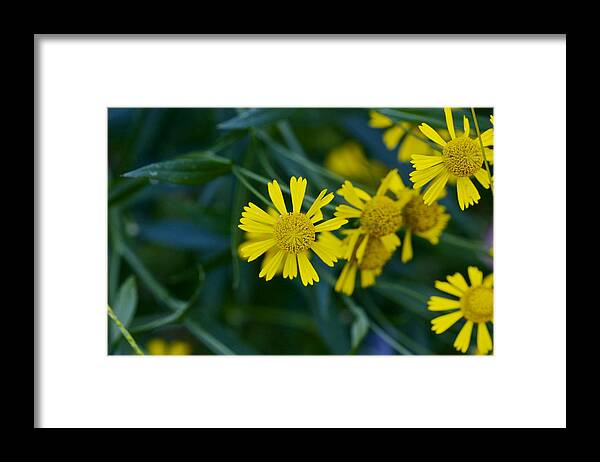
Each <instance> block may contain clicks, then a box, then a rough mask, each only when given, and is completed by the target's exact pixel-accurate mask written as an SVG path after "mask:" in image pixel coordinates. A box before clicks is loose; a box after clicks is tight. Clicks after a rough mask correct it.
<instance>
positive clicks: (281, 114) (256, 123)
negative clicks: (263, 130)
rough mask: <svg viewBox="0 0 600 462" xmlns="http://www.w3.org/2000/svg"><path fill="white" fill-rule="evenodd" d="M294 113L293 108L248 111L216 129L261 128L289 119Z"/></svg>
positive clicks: (222, 123)
mask: <svg viewBox="0 0 600 462" xmlns="http://www.w3.org/2000/svg"><path fill="white" fill-rule="evenodd" d="M294 111H295V109H293V108H273V109H269V108H255V109H248V110H246V111H243V112H241V113H240V114H239V115H237V116H236V117H234V118H232V119H229V120H226V121H225V122H221V123H220V124H219V125H217V127H218V128H221V129H224V130H232V129H244V128H256V127H262V126H264V125H268V124H272V123H275V122H277V121H279V120H281V119H284V118H286V117H289V116H290V115H291V114H292V113H293V112H294Z"/></svg>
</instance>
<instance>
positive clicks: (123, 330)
mask: <svg viewBox="0 0 600 462" xmlns="http://www.w3.org/2000/svg"><path fill="white" fill-rule="evenodd" d="M107 308H108V316H109V317H110V319H112V320H113V322H114V323H115V324H116V325H117V327H118V328H119V330H120V331H121V333H122V334H123V337H125V340H127V343H129V345H131V348H133V351H135V353H136V354H138V355H142V356H143V355H144V352H143V351H142V350H141V349H140V347H139V346H138V344H137V343H136V342H135V340H134V339H133V337H132V336H131V334H130V333H129V331H128V330H127V329H126V328H125V326H124V325H123V323H122V322H121V320H120V319H119V318H118V317H117V315H116V314H115V312H114V311H113V310H112V308H111V307H110V306H109V305H107Z"/></svg>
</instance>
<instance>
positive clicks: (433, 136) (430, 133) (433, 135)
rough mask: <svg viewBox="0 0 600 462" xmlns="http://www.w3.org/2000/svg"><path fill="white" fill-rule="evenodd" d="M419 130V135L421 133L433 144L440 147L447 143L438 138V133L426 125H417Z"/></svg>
mask: <svg viewBox="0 0 600 462" xmlns="http://www.w3.org/2000/svg"><path fill="white" fill-rule="evenodd" d="M419 130H421V133H423V135H425V136H426V137H427V138H429V139H430V140H431V141H433V142H434V143H436V144H439V145H440V146H442V147H444V146H446V144H447V143H446V142H445V141H444V139H443V138H442V137H441V136H440V134H439V133H438V132H436V131H435V130H434V129H433V128H431V127H430V126H429V125H427V124H426V123H422V124H421V125H419Z"/></svg>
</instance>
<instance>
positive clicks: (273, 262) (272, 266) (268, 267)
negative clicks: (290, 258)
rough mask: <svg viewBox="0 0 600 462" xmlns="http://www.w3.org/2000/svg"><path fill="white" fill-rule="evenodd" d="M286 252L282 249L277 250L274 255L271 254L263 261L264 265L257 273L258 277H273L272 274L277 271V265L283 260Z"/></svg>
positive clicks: (268, 278) (268, 279) (267, 278)
mask: <svg viewBox="0 0 600 462" xmlns="http://www.w3.org/2000/svg"><path fill="white" fill-rule="evenodd" d="M285 255H286V253H285V252H284V251H283V250H279V251H278V252H277V253H276V254H275V255H273V256H272V257H271V258H270V259H269V261H268V262H265V266H264V267H263V269H262V270H261V271H260V273H259V274H258V277H259V278H262V277H263V276H264V277H265V280H267V281H270V280H271V279H273V276H275V274H276V273H277V270H278V269H279V266H280V265H281V263H282V261H283V257H284V256H285Z"/></svg>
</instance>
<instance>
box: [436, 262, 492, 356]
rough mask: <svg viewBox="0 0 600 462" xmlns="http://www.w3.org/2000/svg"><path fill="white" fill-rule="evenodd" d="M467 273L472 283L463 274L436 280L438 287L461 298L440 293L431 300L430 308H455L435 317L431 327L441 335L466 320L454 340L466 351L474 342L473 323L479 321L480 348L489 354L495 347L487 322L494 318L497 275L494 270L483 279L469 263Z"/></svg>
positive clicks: (455, 343) (479, 272) (478, 341)
mask: <svg viewBox="0 0 600 462" xmlns="http://www.w3.org/2000/svg"><path fill="white" fill-rule="evenodd" d="M468 273H469V279H470V281H471V285H470V286H469V285H468V284H467V281H466V280H465V278H464V277H463V275H462V274H460V273H455V274H454V275H451V276H448V277H447V278H446V279H447V281H448V282H445V281H435V287H436V288H437V289H439V290H441V291H443V292H446V293H448V294H450V295H454V296H455V297H458V300H456V299H450V298H446V297H437V296H432V297H431V298H430V299H429V302H428V303H427V304H428V309H429V310H430V311H447V310H448V311H449V310H451V311H452V312H451V313H448V314H444V315H442V316H438V317H437V318H434V319H432V320H431V330H433V331H434V332H435V333H436V334H441V333H443V332H445V331H446V330H448V329H449V328H450V327H451V326H453V325H454V324H455V323H456V322H457V321H458V320H460V319H462V318H464V319H465V320H466V322H465V323H464V325H463V327H462V329H461V330H460V332H459V334H458V335H457V337H456V340H455V341H454V347H455V348H456V349H457V350H458V351H461V352H463V353H465V352H466V351H467V350H468V348H469V345H470V343H471V333H472V331H473V324H477V349H478V351H479V352H480V353H481V354H487V353H488V352H489V351H491V349H492V348H493V345H492V338H491V336H490V332H489V331H488V328H487V323H488V322H493V320H494V276H493V273H492V274H489V275H488V276H486V277H485V278H484V277H483V273H482V272H481V271H480V270H479V269H478V268H476V267H475V266H469V268H468Z"/></svg>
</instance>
